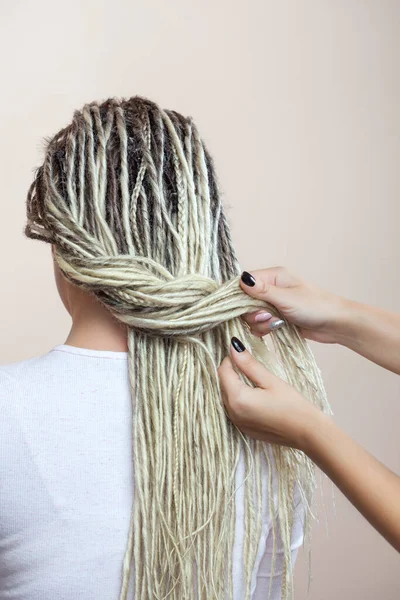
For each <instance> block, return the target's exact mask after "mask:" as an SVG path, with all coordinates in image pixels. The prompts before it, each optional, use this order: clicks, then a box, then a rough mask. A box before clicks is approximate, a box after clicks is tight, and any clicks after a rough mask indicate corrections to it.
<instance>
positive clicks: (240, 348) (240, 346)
mask: <svg viewBox="0 0 400 600" xmlns="http://www.w3.org/2000/svg"><path fill="white" fill-rule="evenodd" d="M231 342H232V346H233V347H234V348H235V350H236V352H243V350H246V347H245V346H244V345H243V344H242V342H241V341H240V340H238V339H237V337H233V338H232V339H231Z"/></svg>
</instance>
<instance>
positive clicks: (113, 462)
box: [0, 345, 303, 600]
mask: <svg viewBox="0 0 400 600" xmlns="http://www.w3.org/2000/svg"><path fill="white" fill-rule="evenodd" d="M127 357H128V354H127V353H125V352H106V351H98V350H86V349H82V348H77V347H73V346H68V345H63V346H58V347H56V348H55V349H54V350H53V351H51V352H49V353H48V354H46V355H44V356H41V357H38V358H34V359H31V360H27V361H24V362H20V363H14V364H11V365H5V366H2V367H1V368H0V413H1V415H2V417H1V422H0V456H1V461H0V600H6V599H7V600H28V599H29V600H54V599H55V598H57V600H76V599H77V598H82V599H84V600H89V598H96V600H117V599H118V597H119V593H120V586H121V565H122V562H123V558H124V553H125V548H126V543H127V537H128V529H129V521H130V516H131V510H132V504H133V492H134V490H133V475H134V474H133V468H136V461H135V457H134V460H133V464H134V467H133V468H132V439H131V436H132V433H131V432H132V414H131V413H132V406H131V397H130V387H129V380H128V365H127ZM244 473H245V469H244V461H243V458H242V457H241V460H240V461H239V465H238V469H237V472H236V487H237V488H238V490H237V493H236V530H235V542H234V547H233V589H234V598H235V600H243V598H244V597H245V584H244V574H243V539H244V510H245V508H244V494H243V489H244V486H243V485H241V484H243V480H244ZM274 482H275V480H274ZM273 490H274V493H275V490H276V483H274V485H273ZM276 501H277V498H276V497H275V498H274V503H275V504H276ZM302 516H303V511H302V507H301V505H300V504H299V505H298V507H297V510H296V511H295V519H294V524H293V535H292V549H293V558H294V556H295V553H296V550H295V549H297V548H298V547H299V546H300V545H301V543H302V536H303V526H302ZM133 534H134V535H138V534H139V535H140V532H137V531H134V532H133ZM278 534H279V531H278ZM278 537H279V535H278ZM277 550H278V553H277V557H276V569H275V572H276V575H275V579H274V582H273V594H272V598H273V599H274V600H275V599H279V598H280V597H281V594H280V586H281V577H280V572H281V570H282V564H283V554H282V546H281V544H280V543H279V539H278V540H277ZM143 560H146V559H145V557H143ZM271 562H272V532H271V518H270V511H269V506H268V467H267V465H266V463H264V475H263V521H262V534H261V539H260V543H259V551H258V554H257V559H256V561H255V568H254V570H253V594H252V600H262V599H265V598H267V597H268V589H269V582H270V579H269V572H270V569H271ZM132 597H133V596H132ZM193 597H195V596H193Z"/></svg>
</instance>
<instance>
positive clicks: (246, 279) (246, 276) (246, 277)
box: [242, 271, 256, 287]
mask: <svg viewBox="0 0 400 600" xmlns="http://www.w3.org/2000/svg"><path fill="white" fill-rule="evenodd" d="M242 281H243V283H245V284H246V285H249V286H250V287H254V286H255V285H256V280H255V279H254V277H253V275H252V274H251V273H248V272H247V271H243V273H242Z"/></svg>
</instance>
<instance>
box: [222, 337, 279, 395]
mask: <svg viewBox="0 0 400 600" xmlns="http://www.w3.org/2000/svg"><path fill="white" fill-rule="evenodd" d="M231 360H232V362H233V364H234V365H235V366H236V367H237V368H238V369H239V371H241V372H242V373H243V374H244V375H246V377H248V378H249V379H250V381H252V382H253V383H255V384H256V386H257V387H260V388H263V389H268V388H269V387H271V385H272V383H273V381H274V379H275V376H274V375H273V374H272V373H270V371H268V369H266V368H265V367H264V365H263V364H261V363H260V361H258V360H257V359H255V358H254V356H253V355H252V354H250V352H248V351H247V350H246V347H245V346H244V344H243V342H241V341H240V340H239V339H238V338H236V337H233V338H232V345H231Z"/></svg>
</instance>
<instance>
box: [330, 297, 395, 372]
mask: <svg viewBox="0 0 400 600" xmlns="http://www.w3.org/2000/svg"><path fill="white" fill-rule="evenodd" d="M333 327H334V329H335V341H336V342H337V343H340V344H342V345H343V346H347V348H350V349H351V350H354V352H357V353H358V354H361V355H362V356H365V358H368V359H369V360H371V361H373V362H374V363H376V364H378V365H380V366H381V367H384V368H385V369H389V370H390V371H393V372H394V373H397V374H399V375H400V314H397V313H392V312H389V311H385V310H381V309H379V308H375V307H372V306H368V305H365V304H360V303H358V302H352V301H344V305H343V310H342V316H341V318H340V319H339V320H338V322H337V323H336V324H334V325H333Z"/></svg>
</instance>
